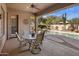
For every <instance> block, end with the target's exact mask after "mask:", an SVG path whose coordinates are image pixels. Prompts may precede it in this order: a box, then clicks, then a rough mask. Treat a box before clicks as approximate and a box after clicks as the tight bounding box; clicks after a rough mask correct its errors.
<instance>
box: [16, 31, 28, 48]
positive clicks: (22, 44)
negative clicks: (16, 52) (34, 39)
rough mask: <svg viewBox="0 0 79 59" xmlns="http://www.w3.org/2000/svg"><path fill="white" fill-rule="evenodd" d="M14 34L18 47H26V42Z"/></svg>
mask: <svg viewBox="0 0 79 59" xmlns="http://www.w3.org/2000/svg"><path fill="white" fill-rule="evenodd" d="M15 34H16V36H17V40H18V42H19V47H23V46H26V45H27V42H26V40H24V39H23V38H22V37H20V35H19V34H18V33H17V32H16V33H15Z"/></svg>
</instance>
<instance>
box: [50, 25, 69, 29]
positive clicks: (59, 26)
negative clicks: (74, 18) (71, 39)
mask: <svg viewBox="0 0 79 59" xmlns="http://www.w3.org/2000/svg"><path fill="white" fill-rule="evenodd" d="M56 26H58V30H63V27H64V25H59V24H54V25H51V26H50V29H51V30H56ZM69 26H70V24H67V25H66V29H68V28H69Z"/></svg>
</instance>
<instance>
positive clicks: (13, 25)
mask: <svg viewBox="0 0 79 59" xmlns="http://www.w3.org/2000/svg"><path fill="white" fill-rule="evenodd" d="M15 32H18V15H14V16H10V19H9V20H8V38H9V39H10V38H15V37H16V35H15Z"/></svg>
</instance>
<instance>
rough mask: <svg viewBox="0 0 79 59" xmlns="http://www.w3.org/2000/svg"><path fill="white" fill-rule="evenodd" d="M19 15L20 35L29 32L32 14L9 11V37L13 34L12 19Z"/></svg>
mask: <svg viewBox="0 0 79 59" xmlns="http://www.w3.org/2000/svg"><path fill="white" fill-rule="evenodd" d="M15 15H19V34H22V33H23V32H24V33H25V32H26V31H29V22H30V19H29V17H30V16H32V14H31V13H27V12H23V11H16V10H8V27H9V29H8V36H10V32H11V25H10V24H11V23H10V19H11V16H15ZM24 19H26V21H27V23H26V24H24Z"/></svg>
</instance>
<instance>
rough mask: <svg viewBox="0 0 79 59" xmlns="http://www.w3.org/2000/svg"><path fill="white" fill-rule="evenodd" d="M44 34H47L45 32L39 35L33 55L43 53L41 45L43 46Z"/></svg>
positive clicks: (33, 48)
mask: <svg viewBox="0 0 79 59" xmlns="http://www.w3.org/2000/svg"><path fill="white" fill-rule="evenodd" d="M44 34H45V31H43V32H41V33H40V34H38V35H37V39H36V41H35V42H34V44H33V46H32V50H31V53H33V54H38V53H39V52H40V51H41V48H40V45H41V44H42V41H43V39H44Z"/></svg>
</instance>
